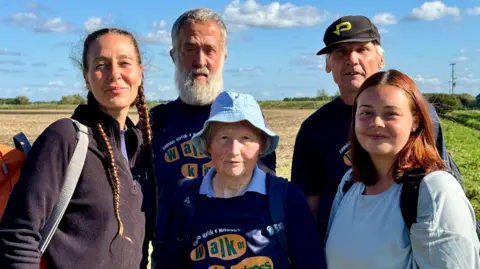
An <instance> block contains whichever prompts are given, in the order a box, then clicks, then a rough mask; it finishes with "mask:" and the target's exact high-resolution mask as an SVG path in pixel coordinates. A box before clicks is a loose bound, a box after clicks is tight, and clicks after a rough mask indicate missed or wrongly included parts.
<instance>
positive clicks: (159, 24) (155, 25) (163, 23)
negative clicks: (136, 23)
mask: <svg viewBox="0 0 480 269" xmlns="http://www.w3.org/2000/svg"><path fill="white" fill-rule="evenodd" d="M166 26H167V22H166V21H164V20H161V21H154V22H153V23H152V27H153V28H155V29H165V28H166Z"/></svg>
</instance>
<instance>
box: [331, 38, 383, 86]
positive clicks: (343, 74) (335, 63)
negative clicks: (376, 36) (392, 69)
mask: <svg viewBox="0 0 480 269" xmlns="http://www.w3.org/2000/svg"><path fill="white" fill-rule="evenodd" d="M383 66H384V62H383V56H380V55H379V54H378V51H377V49H376V48H375V45H374V44H373V43H372V42H361V43H345V44H339V45H338V46H337V47H336V48H334V49H333V50H332V53H330V55H329V59H328V61H327V65H326V71H327V72H328V73H330V72H332V75H333V79H334V81H335V83H336V84H337V85H338V87H339V89H340V90H341V91H347V92H358V90H359V89H360V86H361V85H362V83H363V82H364V81H365V80H366V79H367V78H368V77H369V76H371V75H373V74H375V73H376V72H378V70H379V69H380V68H383Z"/></svg>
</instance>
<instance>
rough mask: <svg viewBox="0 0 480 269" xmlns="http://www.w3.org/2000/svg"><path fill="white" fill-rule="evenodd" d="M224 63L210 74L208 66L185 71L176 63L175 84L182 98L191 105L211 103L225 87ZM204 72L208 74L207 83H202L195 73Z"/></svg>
mask: <svg viewBox="0 0 480 269" xmlns="http://www.w3.org/2000/svg"><path fill="white" fill-rule="evenodd" d="M223 65H224V61H223V60H221V62H220V66H219V68H218V70H217V72H215V73H214V74H210V72H209V70H208V69H207V68H206V67H203V68H198V69H194V70H191V71H189V72H185V71H183V70H181V67H180V66H179V65H175V84H176V86H177V91H178V95H179V97H180V99H181V100H182V101H183V102H184V103H186V104H189V105H194V106H202V105H210V104H212V103H213V101H214V100H215V98H217V96H218V95H219V94H220V92H221V91H222V89H223ZM196 73H202V74H206V75H208V78H207V83H206V85H200V84H199V83H198V82H197V81H196V80H195V79H194V78H193V75H194V74H196Z"/></svg>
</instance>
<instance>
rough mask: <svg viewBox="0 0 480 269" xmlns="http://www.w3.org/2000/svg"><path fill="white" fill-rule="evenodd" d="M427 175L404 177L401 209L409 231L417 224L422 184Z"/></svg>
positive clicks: (412, 174)
mask: <svg viewBox="0 0 480 269" xmlns="http://www.w3.org/2000/svg"><path fill="white" fill-rule="evenodd" d="M424 177H425V173H422V172H420V173H409V174H406V175H405V176H404V177H403V180H402V181H403V182H404V183H403V187H402V193H401V194H400V209H401V211H402V217H403V221H405V225H406V226H407V228H408V230H409V231H410V228H411V227H412V225H413V224H414V223H416V222H417V207H418V195H419V189H420V183H421V182H422V180H423V178H424Z"/></svg>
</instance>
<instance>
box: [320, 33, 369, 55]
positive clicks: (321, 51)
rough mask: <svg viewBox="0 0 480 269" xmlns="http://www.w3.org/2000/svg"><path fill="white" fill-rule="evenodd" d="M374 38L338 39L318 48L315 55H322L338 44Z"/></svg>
mask: <svg viewBox="0 0 480 269" xmlns="http://www.w3.org/2000/svg"><path fill="white" fill-rule="evenodd" d="M374 40H377V39H376V38H375V37H365V38H352V39H348V40H342V41H338V42H335V43H332V44H330V45H328V46H326V47H325V48H323V49H321V50H319V51H318V52H317V55H323V54H329V53H331V52H332V49H333V48H334V47H335V46H336V45H338V44H343V43H352V42H371V41H374ZM377 42H378V40H377Z"/></svg>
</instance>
